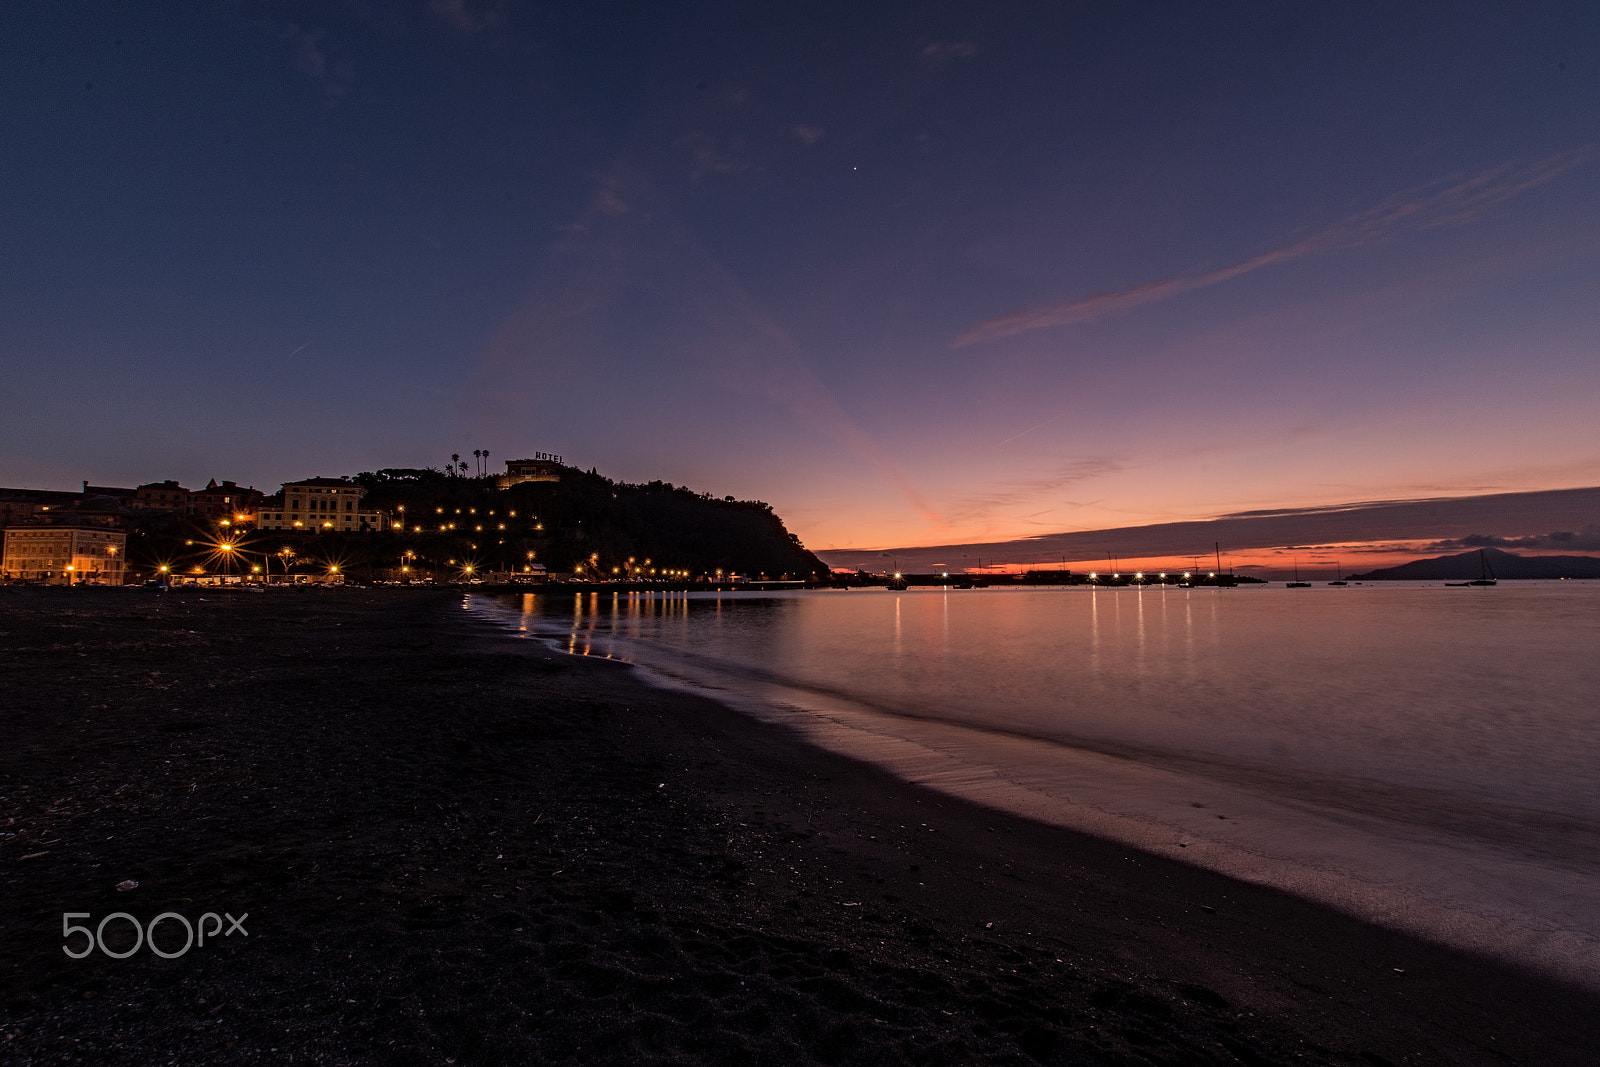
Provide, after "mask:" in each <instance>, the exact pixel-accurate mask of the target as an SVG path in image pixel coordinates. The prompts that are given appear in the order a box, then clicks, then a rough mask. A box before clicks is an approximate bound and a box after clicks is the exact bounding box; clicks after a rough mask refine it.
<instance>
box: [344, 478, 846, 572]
mask: <svg viewBox="0 0 1600 1067" xmlns="http://www.w3.org/2000/svg"><path fill="white" fill-rule="evenodd" d="M352 480H353V481H354V482H355V483H356V484H358V485H361V486H362V487H364V488H365V489H367V491H368V492H367V497H366V499H365V501H364V504H365V506H368V507H376V508H381V509H383V510H385V511H388V512H389V513H390V514H391V515H392V516H394V517H395V519H396V521H397V524H399V523H403V524H404V526H405V533H404V534H403V535H399V534H392V535H390V539H391V540H392V541H393V543H394V545H395V546H396V547H398V546H399V545H400V543H401V542H402V541H403V542H404V544H405V546H406V547H407V548H408V549H409V550H411V551H414V552H416V553H417V554H418V557H419V559H426V560H429V561H433V562H436V563H437V564H438V565H439V566H440V567H441V568H448V567H449V566H452V565H453V564H451V563H448V562H447V561H460V560H467V561H470V562H471V563H472V565H473V566H474V567H475V568H476V569H478V570H501V571H503V570H520V569H521V567H522V566H523V565H524V564H526V563H528V562H538V563H540V564H543V565H544V567H545V568H546V569H547V570H548V571H549V572H550V573H552V574H568V575H572V574H577V573H581V574H582V575H583V576H584V577H591V578H610V577H628V576H644V577H648V576H651V574H652V572H654V574H657V575H659V574H660V573H662V572H669V573H670V572H684V573H686V574H688V575H692V576H700V575H714V574H716V573H717V572H719V571H720V572H722V573H723V574H732V573H739V574H746V575H749V576H751V577H760V576H765V577H769V578H778V577H782V576H787V577H790V578H812V577H814V576H826V575H827V574H828V567H827V565H826V564H824V563H823V562H822V561H821V560H819V559H817V557H816V556H814V555H812V554H811V553H810V552H809V551H807V549H806V548H805V546H804V545H802V544H801V543H800V539H799V538H798V537H796V536H795V535H794V534H792V533H790V532H789V531H788V530H787V529H786V528H785V527H784V525H783V520H782V519H780V518H779V517H778V515H777V514H776V513H775V512H774V511H773V510H772V506H771V505H770V504H767V503H765V502H763V501H760V500H735V499H733V498H732V497H714V496H712V495H710V494H709V493H697V492H695V491H693V490H691V489H689V488H687V487H685V486H676V485H672V484H671V483H669V482H660V481H654V482H649V483H647V484H643V485H634V484H629V483H626V482H614V481H612V480H611V479H609V478H606V477H604V476H603V475H600V474H598V473H597V472H595V471H593V470H590V471H582V470H578V469H576V468H572V467H562V468H560V480H559V481H552V482H523V483H521V484H518V485H514V486H512V487H510V488H508V489H500V488H498V487H497V486H496V483H495V480H494V478H493V477H470V476H467V475H464V474H449V473H445V472H442V471H436V470H428V469H422V470H418V469H394V468H390V469H384V470H378V471H371V472H364V473H362V474H358V475H356V476H355V477H354V478H353V479H352Z"/></svg>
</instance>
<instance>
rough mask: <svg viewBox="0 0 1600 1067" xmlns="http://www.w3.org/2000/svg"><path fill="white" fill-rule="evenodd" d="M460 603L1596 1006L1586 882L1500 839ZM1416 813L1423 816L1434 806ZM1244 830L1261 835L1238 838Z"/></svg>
mask: <svg viewBox="0 0 1600 1067" xmlns="http://www.w3.org/2000/svg"><path fill="white" fill-rule="evenodd" d="M467 596H468V602H469V603H470V604H472V605H473V607H472V611H473V612H474V614H476V615H477V616H479V617H480V618H482V619H483V620H484V621H485V623H486V624H487V625H489V626H491V627H493V628H495V629H497V630H498V631H501V632H507V633H512V634H518V633H521V634H524V635H525V636H527V637H528V638H531V639H533V640H536V641H538V642H539V643H540V644H541V645H542V646H543V647H546V648H550V649H552V650H555V651H562V652H567V653H571V654H575V655H578V656H592V657H594V658H602V659H607V660H611V659H613V658H615V659H616V660H617V661H618V662H623V663H627V664H628V665H630V666H632V667H634V668H635V669H636V670H637V671H638V672H639V676H640V678H641V679H642V680H643V681H645V682H647V683H648V684H650V685H652V686H654V687H657V688H661V689H664V690H667V691H671V692H680V693H685V694H689V695H693V696H699V697H702V698H705V699H710V700H712V701H715V702H717V703H719V704H722V705H724V706H725V707H728V708H730V709H731V710H733V711H735V712H737V713H739V714H741V715H744V716H746V717H749V718H753V719H755V720H757V721H760V722H763V723H768V724H771V725H774V726H775V727H778V728H780V729H785V730H790V731H792V732H794V734H795V735H796V737H797V741H798V742H799V743H802V744H809V745H815V746H817V747H820V748H823V749H826V750H828V751H830V752H834V753H836V754H839V755H841V756H843V757H845V758H847V759H856V760H860V761H863V762H865V763H868V764H871V765H873V766H876V767H878V768H880V769H882V770H884V771H885V772H886V773H889V774H891V775H892V776H894V777H896V778H897V779H899V780H901V781H903V782H906V783H907V784H910V785H915V786H919V787H922V788H926V789H929V790H931V791H934V792H937V793H940V794H942V795H945V796H949V797H953V798H957V799H961V800H965V801H968V802H971V803H975V804H977V805H979V806H982V807H987V808H992V809H995V810H1001V811H1006V812H1008V813H1010V814H1011V815H1014V816H1018V817H1020V818H1024V819H1029V820H1033V821H1037V822H1041V823H1045V824H1048V825H1052V826H1056V827H1059V828H1061V829H1064V830H1068V831H1072V832H1077V833H1082V834H1088V835H1090V836H1093V837H1098V838H1103V839H1106V840H1110V841H1114V842H1116V843H1119V844H1121V845H1123V846H1126V847H1129V848H1134V849H1138V850H1140V851H1141V852H1146V853H1151V854H1154V855H1159V856H1162V857H1164V858H1167V859H1171V860H1175V861H1177V862H1180V863H1184V864H1187V865H1190V866H1194V867H1197V868H1200V869H1203V870H1207V871H1210V872H1213V873H1216V874H1222V875H1225V876H1228V877H1231V878H1235V879H1238V880H1240V881H1244V882H1249V883H1251V884H1254V885H1258V886H1262V887H1267V888H1272V889H1277V890H1280V891H1283V892H1286V893H1289V894H1290V895H1293V896H1296V897H1299V898H1301V899H1304V900H1306V901H1308V902H1311V903H1315V904H1318V905H1320V906H1324V907H1329V908H1333V909H1335V910H1338V911H1340V912H1342V913H1344V914H1346V915H1349V916H1351V917H1353V918H1355V919H1357V920H1359V921H1363V922H1369V923H1373V924H1375V925H1378V926H1384V927H1387V928H1389V929H1393V930H1395V931H1397V932H1400V933H1404V934H1408V935H1411V936H1415V937H1419V938H1421V939H1423V940H1425V941H1432V942H1434V943H1437V944H1440V945H1443V946H1447V947H1450V948H1454V949H1457V950H1460V951H1465V952H1469V953H1474V954H1479V955H1483V956H1487V957H1490V958H1494V959H1498V960H1500V961H1501V962H1502V963H1505V964H1507V965H1510V966H1513V967H1520V968H1524V969H1528V970H1531V971H1534V972H1536V973H1539V974H1542V975H1545V976H1546V977H1549V978H1552V979H1554V980H1557V981H1562V982H1568V983H1571V984H1575V985H1577V986H1579V987H1581V988H1584V989H1586V990H1588V991H1589V992H1591V993H1596V992H1600V955H1597V951H1600V940H1597V938H1596V935H1595V933H1594V932H1593V931H1594V929H1595V927H1593V926H1592V925H1590V926H1588V927H1586V926H1585V925H1584V923H1583V918H1584V916H1580V915H1578V914H1575V913H1574V912H1573V911H1572V910H1571V909H1572V908H1574V907H1576V906H1577V905H1579V904H1581V903H1582V902H1584V901H1586V900H1588V899H1590V897H1591V893H1590V889H1591V882H1590V880H1589V879H1588V878H1587V877H1585V876H1584V875H1583V874H1582V873H1579V872H1576V871H1573V870H1571V869H1566V868H1563V867H1560V866H1551V865H1548V864H1547V865H1544V866H1540V865H1538V862H1537V860H1538V849H1537V847H1536V846H1533V845H1530V846H1529V847H1530V852H1529V853H1528V854H1524V855H1520V856H1517V857H1515V858H1512V857H1508V856H1507V855H1504V854H1502V848H1501V847H1498V846H1501V844H1502V843H1500V842H1494V843H1491V842H1488V841H1485V840H1472V839H1467V840H1461V839H1456V838H1451V837H1449V836H1447V835H1440V836H1433V837H1429V836H1427V835H1425V834H1423V833H1422V832H1421V831H1422V830H1423V829H1425V828H1424V827H1421V826H1417V825H1413V824H1402V823H1397V822H1394V821H1393V820H1390V819H1386V818H1385V814H1384V813H1379V812H1374V811H1371V810H1364V809H1363V808H1362V807H1361V806H1360V805H1359V802H1358V803H1357V804H1356V805H1354V806H1347V807H1326V806H1321V805H1320V803H1319V802H1320V799H1321V798H1319V797H1317V796H1314V795H1311V794H1313V793H1315V792H1317V790H1302V792H1301V793H1300V794H1295V793H1292V792H1290V793H1283V792H1275V791H1273V790H1271V789H1253V788H1250V786H1249V784H1248V783H1247V782H1241V781H1239V780H1238V779H1237V778H1234V779H1230V778H1225V777H1218V776H1215V775H1206V774H1205V773H1203V771H1199V772H1197V770H1196V769H1195V765H1196V764H1197V763H1198V762H1199V761H1194V760H1190V761H1187V765H1186V764H1185V762H1183V761H1175V760H1171V759H1168V760H1166V761H1165V762H1150V761H1149V760H1148V758H1147V756H1146V754H1145V753H1143V752H1141V751H1140V750H1138V749H1137V748H1131V749H1130V748H1128V747H1121V748H1119V747H1117V746H1105V745H1101V746H1094V745H1092V744H1091V745H1084V744H1080V743H1076V742H1074V741H1071V740H1066V739H1061V738H1057V737H1051V736H1046V735H1040V734H1037V733H1023V732H1020V731H1018V730H1015V729H1009V728H1006V727H1003V726H1001V727H991V726H986V725H979V724H974V723H969V722H962V721H951V720H949V719H946V718H944V717H942V716H939V715H932V714H927V713H925V711H924V710H923V709H907V708H896V707H894V706H892V705H890V704H888V703H885V702H881V701H880V702H874V701H873V700H871V699H870V698H868V697H862V696H859V695H857V694H855V693H852V692H850V691H848V690H846V689H844V688H840V687H836V686H831V685H829V686H818V685H816V684H808V683H807V682H804V681H797V680H793V679H789V678H785V677H780V676H777V675H772V674H770V673H768V672H765V671H761V670H755V671H752V670H750V669H748V668H741V667H740V666H739V665H737V664H724V663H719V662H716V661H707V660H705V659H704V657H703V656H702V655H701V654H700V653H699V652H690V650H689V649H688V648H686V647H685V648H677V647H669V646H663V645H658V644H656V643H654V642H652V641H651V640H650V639H649V638H645V639H643V643H642V645H641V644H639V643H637V641H636V639H637V637H638V635H633V636H631V637H630V636H628V635H627V634H625V633H622V632H619V631H616V630H602V631H600V632H599V634H598V635H597V636H595V637H593V638H591V640H592V641H593V643H594V649H595V650H594V651H592V652H591V651H589V650H588V648H589V643H588V642H587V641H585V640H584V639H583V638H578V639H576V643H575V644H570V643H569V641H568V637H569V630H570V627H569V626H568V625H567V623H566V621H564V617H563V616H562V615H560V614H546V615H538V616H534V617H533V618H532V619H530V618H529V617H528V616H527V615H525V614H519V613H518V610H517V605H516V603H515V598H514V597H510V596H505V595H501V594H496V593H490V594H487V595H476V593H475V592H473V593H468V594H467ZM535 620H537V621H535ZM600 650H605V651H604V652H603V653H602V651H600ZM657 653H659V655H658V654H657ZM1258 778H1264V779H1266V780H1267V781H1268V782H1269V783H1270V784H1276V785H1277V786H1278V787H1279V788H1280V789H1281V788H1282V785H1283V783H1282V782H1281V781H1279V782H1273V781H1272V777H1271V771H1270V769H1263V770H1260V771H1258ZM1318 787H1319V789H1321V790H1323V791H1326V790H1327V789H1328V786H1326V785H1324V784H1322V783H1318ZM1392 792H1393V787H1392V786H1390V787H1386V789H1385V790H1384V792H1383V795H1382V799H1383V800H1384V802H1386V803H1394V802H1395V798H1394V797H1393V796H1392V795H1391V793H1392ZM1200 799H1204V801H1205V803H1204V804H1201V803H1198V802H1196V801H1198V800H1200ZM1411 799H1412V801H1413V802H1414V803H1416V804H1426V803H1427V802H1428V800H1429V799H1430V798H1428V797H1427V796H1417V797H1413V798H1411ZM1358 801H1359V798H1358ZM1196 809H1199V810H1196ZM1512 810H1513V812H1514V811H1515V810H1517V809H1512ZM1218 812H1226V813H1227V814H1226V815H1225V816H1219V815H1218V814H1217V813H1218ZM1219 817H1220V818H1226V819H1228V820H1230V821H1228V822H1226V823H1225V824H1224V825H1225V826H1226V827H1228V829H1229V832H1228V833H1225V834H1217V833H1214V832H1212V831H1213V830H1215V826H1214V825H1213V824H1211V820H1212V819H1214V818H1219ZM1557 818H1559V816H1557ZM1241 825H1244V826H1247V827H1256V826H1264V827H1267V828H1268V830H1267V832H1266V833H1264V834H1263V833H1260V832H1258V833H1256V835H1255V836H1249V835H1245V836H1241V835H1240V832H1239V830H1238V829H1237V828H1238V827H1239V826H1241ZM1451 872H1469V873H1470V877H1467V878H1462V877H1459V876H1457V875H1456V874H1452V873H1451ZM1536 902H1537V903H1536ZM1540 905H1542V906H1543V910H1541V909H1540ZM1563 906H1565V907H1567V908H1568V910H1567V911H1563V910H1562V907H1563Z"/></svg>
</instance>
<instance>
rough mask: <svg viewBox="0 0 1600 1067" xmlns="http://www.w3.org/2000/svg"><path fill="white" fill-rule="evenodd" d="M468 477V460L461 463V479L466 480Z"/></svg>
mask: <svg viewBox="0 0 1600 1067" xmlns="http://www.w3.org/2000/svg"><path fill="white" fill-rule="evenodd" d="M466 476H467V461H466V460H462V461H461V477H463V478H465V477H466Z"/></svg>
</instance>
